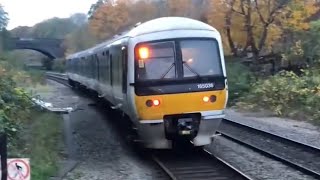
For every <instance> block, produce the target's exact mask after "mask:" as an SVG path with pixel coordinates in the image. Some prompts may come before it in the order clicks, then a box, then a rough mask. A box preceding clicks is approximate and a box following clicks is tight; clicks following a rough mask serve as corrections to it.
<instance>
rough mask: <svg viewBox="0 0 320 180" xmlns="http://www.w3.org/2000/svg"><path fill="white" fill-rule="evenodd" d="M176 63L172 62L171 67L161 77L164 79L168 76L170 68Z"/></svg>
mask: <svg viewBox="0 0 320 180" xmlns="http://www.w3.org/2000/svg"><path fill="white" fill-rule="evenodd" d="M175 64H176V63H172V64H171V66H170V67H169V69H168V70H167V71H166V72H165V73H164V74H163V75H162V76H161V79H163V78H164V77H166V75H167V74H168V73H169V72H170V70H171V69H172V68H173V67H174V65H175Z"/></svg>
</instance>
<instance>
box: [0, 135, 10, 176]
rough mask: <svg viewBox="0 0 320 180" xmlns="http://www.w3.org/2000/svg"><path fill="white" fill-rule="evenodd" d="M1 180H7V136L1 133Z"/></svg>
mask: <svg viewBox="0 0 320 180" xmlns="http://www.w3.org/2000/svg"><path fill="white" fill-rule="evenodd" d="M0 158H1V166H0V167H1V171H0V172H1V174H0V177H1V180H7V175H8V174H7V172H8V171H7V136H6V135H5V134H2V133H0Z"/></svg>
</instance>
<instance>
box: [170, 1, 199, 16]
mask: <svg viewBox="0 0 320 180" xmlns="http://www.w3.org/2000/svg"><path fill="white" fill-rule="evenodd" d="M192 5H193V4H192V0H167V6H168V15H170V16H184V17H190V15H191V7H192Z"/></svg>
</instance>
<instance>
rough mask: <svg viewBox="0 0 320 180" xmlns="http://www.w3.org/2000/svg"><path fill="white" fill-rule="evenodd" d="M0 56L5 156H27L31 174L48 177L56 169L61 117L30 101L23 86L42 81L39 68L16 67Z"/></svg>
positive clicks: (0, 118) (0, 109) (0, 120)
mask: <svg viewBox="0 0 320 180" xmlns="http://www.w3.org/2000/svg"><path fill="white" fill-rule="evenodd" d="M10 60H11V59H10V58H9V57H3V56H2V57H1V58H0V77H1V78H0V132H5V133H6V134H7V135H8V157H9V158H30V162H31V173H32V174H31V175H32V176H31V178H32V179H35V180H38V179H39V180H43V179H49V177H50V176H53V175H55V174H56V172H57V163H58V160H59V154H58V153H59V148H60V144H59V143H60V142H62V133H61V124H60V123H61V122H62V121H61V117H59V116H58V115H55V114H53V113H50V112H43V111H42V110H40V109H39V108H38V107H36V106H35V105H34V104H33V103H32V97H33V96H34V95H35V94H33V93H32V92H27V90H26V88H27V87H28V88H30V87H36V86H39V85H41V84H43V82H44V81H43V80H44V77H43V75H42V73H41V72H28V71H23V70H22V69H19V68H16V66H14V65H13V64H11V63H10V62H11V61H10Z"/></svg>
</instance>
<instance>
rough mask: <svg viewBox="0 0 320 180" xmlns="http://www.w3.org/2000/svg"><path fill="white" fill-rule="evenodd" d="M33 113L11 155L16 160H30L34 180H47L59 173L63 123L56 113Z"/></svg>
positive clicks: (34, 111)
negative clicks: (18, 158)
mask: <svg viewBox="0 0 320 180" xmlns="http://www.w3.org/2000/svg"><path fill="white" fill-rule="evenodd" d="M31 112H32V113H31V116H30V120H29V121H28V122H27V123H26V124H24V125H22V127H23V130H22V131H21V132H20V133H19V134H20V135H19V137H20V138H19V139H18V143H17V144H16V145H15V146H13V147H11V149H9V153H10V152H11V153H10V156H12V157H14V158H16V157H21V158H30V163H31V179H32V180H47V179H49V178H50V177H52V176H54V175H56V174H57V171H58V161H59V159H60V156H59V151H60V149H61V142H62V140H63V138H62V124H61V123H62V122H63V121H62V117H60V116H59V115H56V114H54V113H50V112H41V111H39V110H32V111H31Z"/></svg>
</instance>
